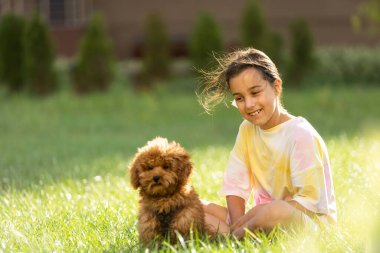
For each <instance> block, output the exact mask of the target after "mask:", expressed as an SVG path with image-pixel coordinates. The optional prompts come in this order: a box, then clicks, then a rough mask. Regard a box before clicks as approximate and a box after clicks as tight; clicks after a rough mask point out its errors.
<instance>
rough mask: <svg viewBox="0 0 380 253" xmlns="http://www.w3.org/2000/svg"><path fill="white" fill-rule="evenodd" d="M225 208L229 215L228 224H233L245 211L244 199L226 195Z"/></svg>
mask: <svg viewBox="0 0 380 253" xmlns="http://www.w3.org/2000/svg"><path fill="white" fill-rule="evenodd" d="M226 200H227V209H228V214H229V217H230V225H232V224H234V223H235V222H236V221H237V220H238V219H240V217H242V216H243V215H244V213H245V200H244V199H243V198H241V197H238V196H232V195H229V196H227V197H226Z"/></svg>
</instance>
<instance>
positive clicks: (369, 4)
mask: <svg viewBox="0 0 380 253" xmlns="http://www.w3.org/2000/svg"><path fill="white" fill-rule="evenodd" d="M351 23H352V25H353V27H354V29H355V30H357V31H365V32H367V33H369V34H371V35H375V34H379V33H380V0H367V1H366V2H364V3H361V4H360V5H359V6H358V8H357V10H356V12H355V14H354V15H353V16H352V18H351Z"/></svg>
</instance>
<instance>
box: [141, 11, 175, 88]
mask: <svg viewBox="0 0 380 253" xmlns="http://www.w3.org/2000/svg"><path fill="white" fill-rule="evenodd" d="M169 72H170V45H169V38H168V34H167V31H166V27H165V23H164V21H163V20H162V18H161V17H160V16H159V15H157V14H150V15H148V16H147V18H146V20H145V27H144V44H143V76H144V79H145V80H146V81H147V82H152V81H153V80H156V79H164V78H166V77H168V75H169Z"/></svg>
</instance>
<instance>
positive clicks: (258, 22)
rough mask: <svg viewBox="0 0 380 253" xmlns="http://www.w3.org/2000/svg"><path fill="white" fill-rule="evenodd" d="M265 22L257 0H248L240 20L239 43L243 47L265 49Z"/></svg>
mask: <svg viewBox="0 0 380 253" xmlns="http://www.w3.org/2000/svg"><path fill="white" fill-rule="evenodd" d="M266 29H267V27H266V23H265V19H264V14H263V11H262V9H261V8H260V5H259V3H258V2H257V0H249V1H248V3H247V6H246V7H245V8H244V11H243V14H242V17H241V22H240V36H241V38H240V44H241V46H243V47H254V48H257V49H260V50H264V49H265V43H266V36H267V33H266Z"/></svg>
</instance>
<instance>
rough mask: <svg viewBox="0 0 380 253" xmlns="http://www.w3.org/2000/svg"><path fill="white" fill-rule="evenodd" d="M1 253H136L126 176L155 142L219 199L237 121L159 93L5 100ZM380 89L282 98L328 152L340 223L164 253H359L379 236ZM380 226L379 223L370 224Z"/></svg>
mask: <svg viewBox="0 0 380 253" xmlns="http://www.w3.org/2000/svg"><path fill="white" fill-rule="evenodd" d="M0 96H1V99H0V252H2V251H3V252H41V251H42V252H53V251H55V252H62V251H64V252H66V251H69V252H71V251H85V252H99V251H104V252H131V251H132V252H140V251H144V249H142V248H141V247H140V246H139V245H138V234H137V231H136V216H137V193H136V191H134V190H133V189H131V187H130V185H129V178H128V174H127V173H126V167H127V165H128V163H129V162H130V160H131V158H132V156H133V154H134V153H135V151H136V148H137V147H139V146H142V145H144V144H145V143H146V141H147V140H149V139H151V138H153V137H155V136H157V135H160V136H165V137H168V138H169V139H171V140H176V141H178V142H180V143H181V144H182V145H183V146H185V147H186V148H187V149H188V150H189V151H190V152H191V153H192V161H193V162H194V165H195V167H196V170H195V171H194V174H193V183H194V185H195V187H196V189H197V191H198V192H199V194H200V196H201V197H202V198H205V199H208V200H210V201H214V202H217V203H221V204H224V200H223V199H221V198H220V197H219V196H218V195H217V191H218V189H219V186H220V184H221V180H222V175H223V170H224V167H225V165H226V161H227V158H228V154H229V151H230V149H231V147H232V145H233V143H234V139H235V135H236V133H237V128H238V126H239V124H240V122H241V118H240V116H239V115H238V113H237V111H236V110H235V109H234V108H224V107H223V106H221V107H220V108H219V109H218V110H217V111H216V112H215V113H214V114H213V115H212V116H210V115H207V114H204V113H203V111H202V109H201V108H200V106H199V105H198V104H197V101H196V97H195V95H193V94H192V93H187V94H186V93H183V92H180V91H178V90H175V91H173V90H170V91H168V90H166V89H165V88H163V89H160V90H158V91H157V92H155V93H152V94H149V93H142V94H133V93H131V92H130V91H129V90H128V89H125V88H122V87H116V88H115V89H113V90H112V91H111V92H110V93H108V94H93V95H90V96H86V97H77V96H74V95H72V94H71V93H70V92H67V91H63V92H60V93H58V94H56V95H54V96H51V97H47V98H43V99H37V98H31V97H27V96H25V95H19V96H12V97H8V96H6V95H5V93H4V92H0ZM379 96H380V89H378V88H377V89H376V88H370V89H367V90H365V89H360V88H350V89H342V88H341V89H330V88H321V89H318V90H300V91H293V90H285V96H284V104H285V107H286V108H287V109H288V110H289V111H290V112H291V113H293V114H295V115H302V116H304V117H305V118H307V119H308V120H309V121H310V122H311V123H312V124H313V125H314V126H315V127H316V129H317V130H318V131H319V132H320V134H321V135H322V136H323V137H324V139H325V141H326V144H327V146H328V149H329V152H330V158H331V163H332V167H333V177H334V184H335V191H336V195H337V204H338V211H339V223H338V224H337V225H336V226H333V227H331V228H328V229H326V230H323V231H314V232H309V233H307V232H305V231H304V232H301V233H294V232H283V231H278V232H275V233H272V234H271V235H269V236H263V235H259V236H258V238H256V239H252V238H247V239H246V240H244V241H236V240H234V239H231V238H228V239H226V240H221V241H217V242H208V241H207V240H204V239H194V240H190V241H189V242H185V243H183V244H180V245H177V246H171V245H166V246H165V247H163V248H162V249H161V252H176V251H179V252H181V251H184V252H262V251H271V252H283V251H287V252H306V251H307V252H365V251H368V250H370V249H371V247H372V248H373V249H375V247H376V245H374V244H373V242H374V241H375V240H374V239H376V238H375V235H378V232H375V231H379V228H380V223H379V220H378V219H376V217H378V215H379V212H378V210H379V209H378V207H379V206H380V201H379V200H380V195H379V192H380V186H378V184H377V181H378V178H379V176H380V157H379V154H380V142H379V140H380V127H379V123H380V109H379V103H378V98H379ZM377 224H378V225H377ZM374 252H375V251H374Z"/></svg>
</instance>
